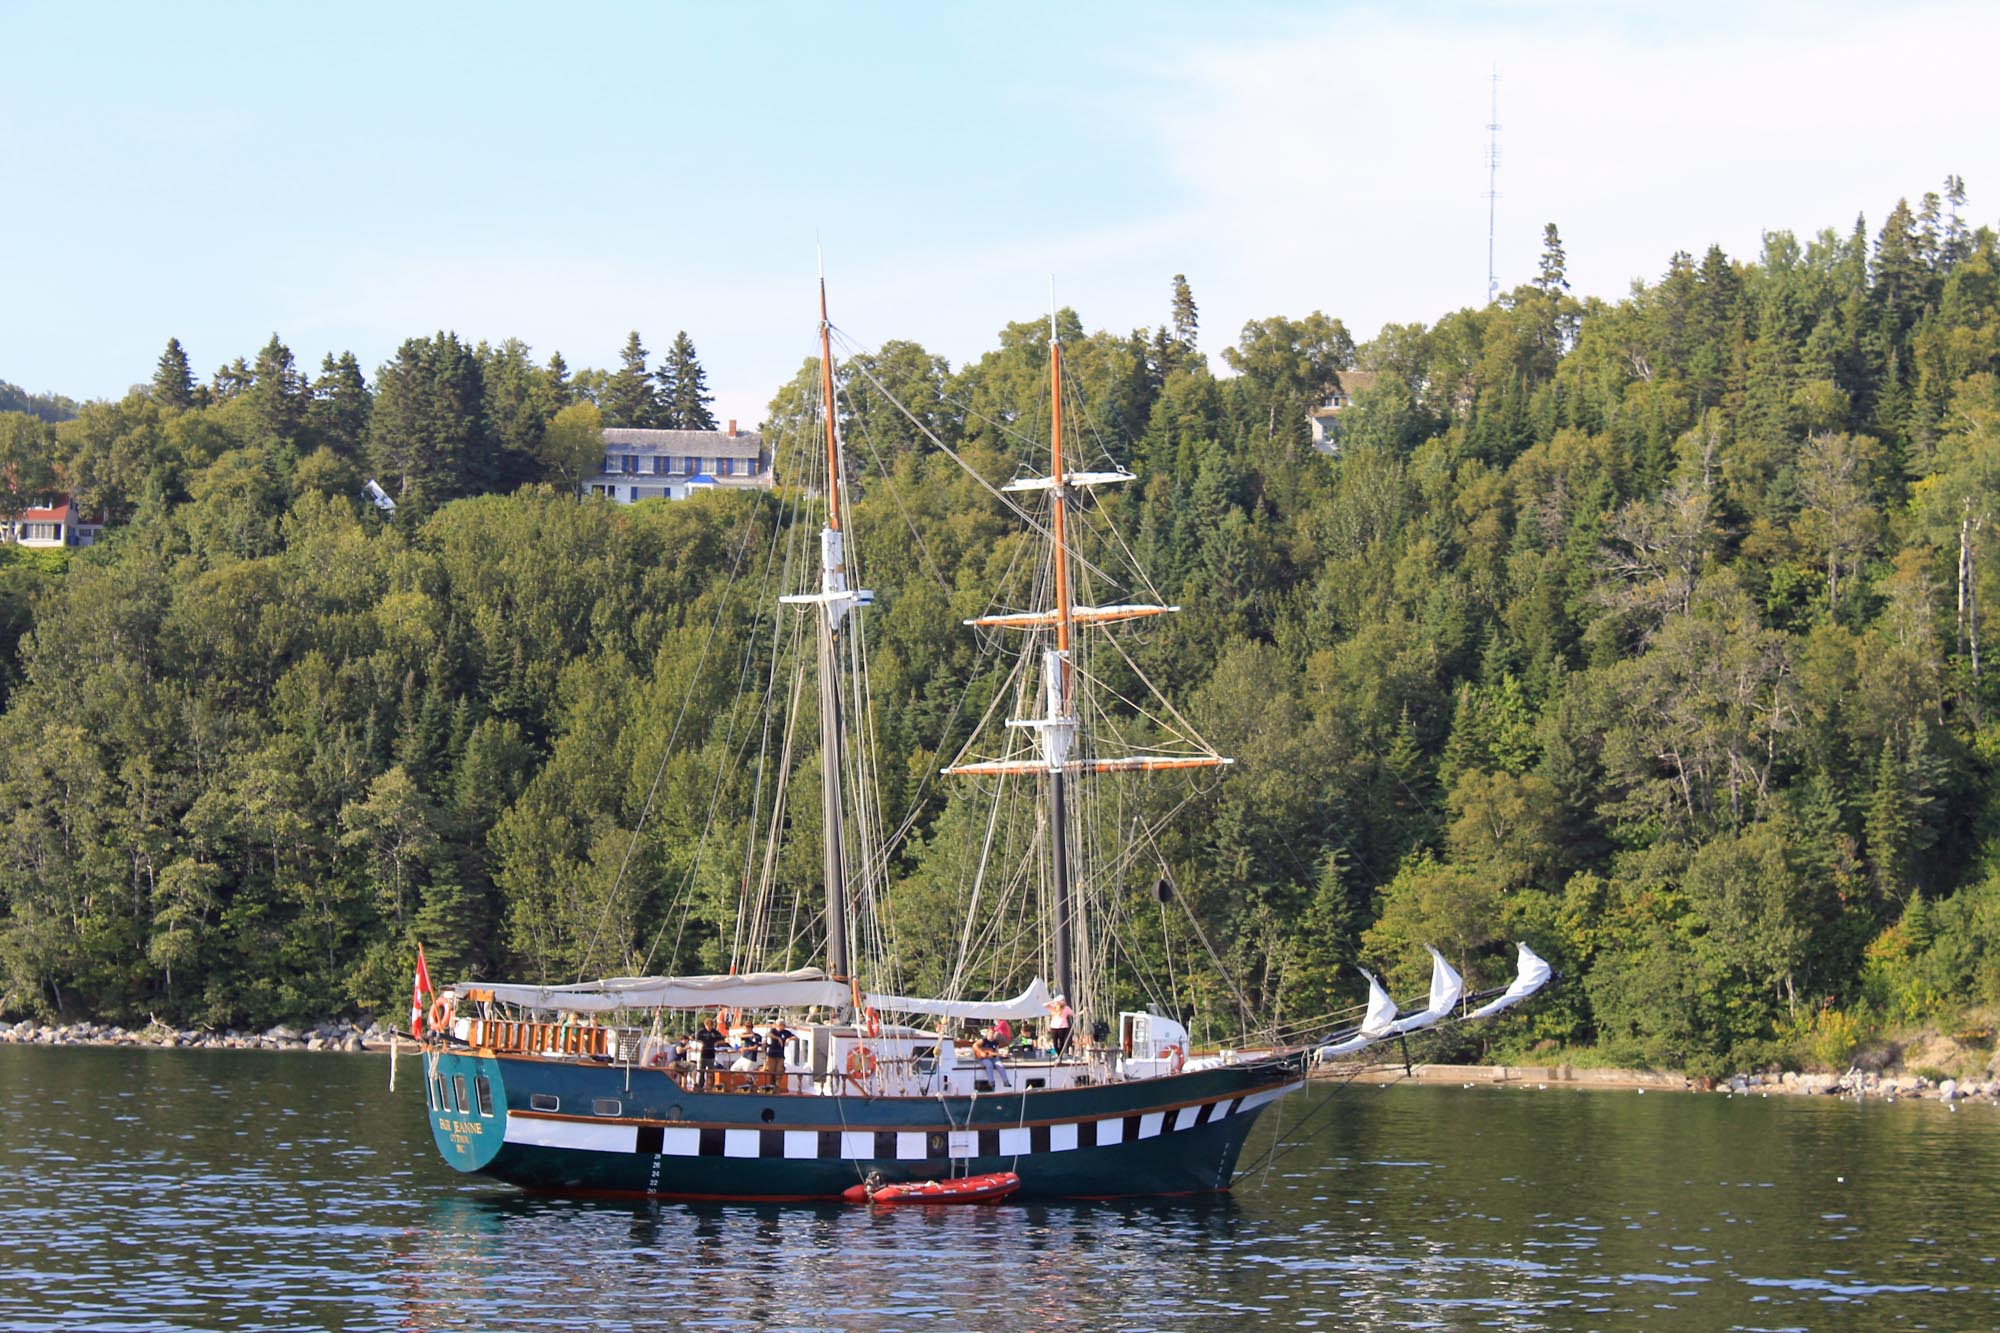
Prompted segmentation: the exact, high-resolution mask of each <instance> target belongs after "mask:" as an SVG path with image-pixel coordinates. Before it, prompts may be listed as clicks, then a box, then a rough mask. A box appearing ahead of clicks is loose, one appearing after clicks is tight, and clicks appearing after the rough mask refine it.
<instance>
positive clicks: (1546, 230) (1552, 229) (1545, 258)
mask: <svg viewBox="0 0 2000 1333" xmlns="http://www.w3.org/2000/svg"><path fill="white" fill-rule="evenodd" d="M1535 285H1536V286H1537V287H1540V288H1541V289H1542V290H1543V291H1545V292H1547V293H1548V294H1549V295H1550V296H1554V295H1556V294H1558V293H1560V292H1566V291H1568V290H1569V277H1568V264H1567V261H1566V260H1565V259H1564V258H1563V243H1562V236H1561V235H1560V234H1558V233H1557V231H1556V224H1555V223H1553V222H1550V223H1545V224H1544V225H1543V227H1542V259H1541V264H1540V266H1539V267H1538V269H1537V270H1536V278H1535Z"/></svg>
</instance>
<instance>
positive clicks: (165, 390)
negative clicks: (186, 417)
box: [153, 338, 194, 408]
mask: <svg viewBox="0 0 2000 1333" xmlns="http://www.w3.org/2000/svg"><path fill="white" fill-rule="evenodd" d="M153 399H154V401H155V402H157V403H159V404H160V405H161V406H163V407H175V408H188V407H193V406H194V372H193V371H192V370H190V369H188V358H187V352H186V351H185V350H184V349H183V348H182V347H181V340H180V339H179V338H169V339H167V350H166V351H164V352H162V353H160V364H159V367H158V368H157V369H155V370H154V371H153Z"/></svg>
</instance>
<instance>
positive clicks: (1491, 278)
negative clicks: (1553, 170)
mask: <svg viewBox="0 0 2000 1333" xmlns="http://www.w3.org/2000/svg"><path fill="white" fill-rule="evenodd" d="M1499 179H1500V67H1499V66H1498V65H1495V66H1494V67H1493V106H1492V111H1491V113H1490V114H1489V115H1488V116H1487V120H1486V303H1487V304H1488V305H1491V304H1492V303H1493V302H1494V301H1495V300H1497V299H1499V296H1500V279H1499V278H1498V277H1497V276H1496V275H1495V274H1494V272H1493V223H1494V219H1495V217H1496V216H1497V213H1498V200H1499V198H1500V188H1499Z"/></svg>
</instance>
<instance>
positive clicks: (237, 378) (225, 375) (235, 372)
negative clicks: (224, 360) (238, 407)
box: [210, 356, 257, 403]
mask: <svg viewBox="0 0 2000 1333" xmlns="http://www.w3.org/2000/svg"><path fill="white" fill-rule="evenodd" d="M256 380H257V374H256V372H255V371H253V370H251V369H250V363H249V362H248V361H245V360H244V359H243V358H242V357H240V356H239V357H237V358H236V359H235V360H234V361H231V362H230V363H229V364H228V365H225V366H217V367H216V369H215V378H214V380H213V381H211V385H210V388H211V391H212V392H213V393H214V395H215V399H216V401H217V402H223V403H226V402H228V401H229V400H230V399H231V398H234V397H236V395H238V394H240V393H243V392H244V391H246V390H247V389H249V387H250V386H251V385H252V384H254V383H256Z"/></svg>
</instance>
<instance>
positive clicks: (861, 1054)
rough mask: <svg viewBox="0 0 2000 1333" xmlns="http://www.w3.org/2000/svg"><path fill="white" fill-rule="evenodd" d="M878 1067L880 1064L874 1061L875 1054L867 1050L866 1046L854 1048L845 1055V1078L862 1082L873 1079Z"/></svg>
mask: <svg viewBox="0 0 2000 1333" xmlns="http://www.w3.org/2000/svg"><path fill="white" fill-rule="evenodd" d="M880 1067H881V1066H880V1064H879V1063H878V1062H877V1061H876V1059H875V1052H873V1051H871V1050H869V1049H868V1048H867V1047H866V1046H856V1047H855V1048H854V1049H853V1050H851V1051H849V1052H848V1053H847V1076H848V1077H849V1078H858V1079H864V1080H865V1079H871V1078H874V1077H875V1071H876V1070H877V1069H878V1068H880Z"/></svg>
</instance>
